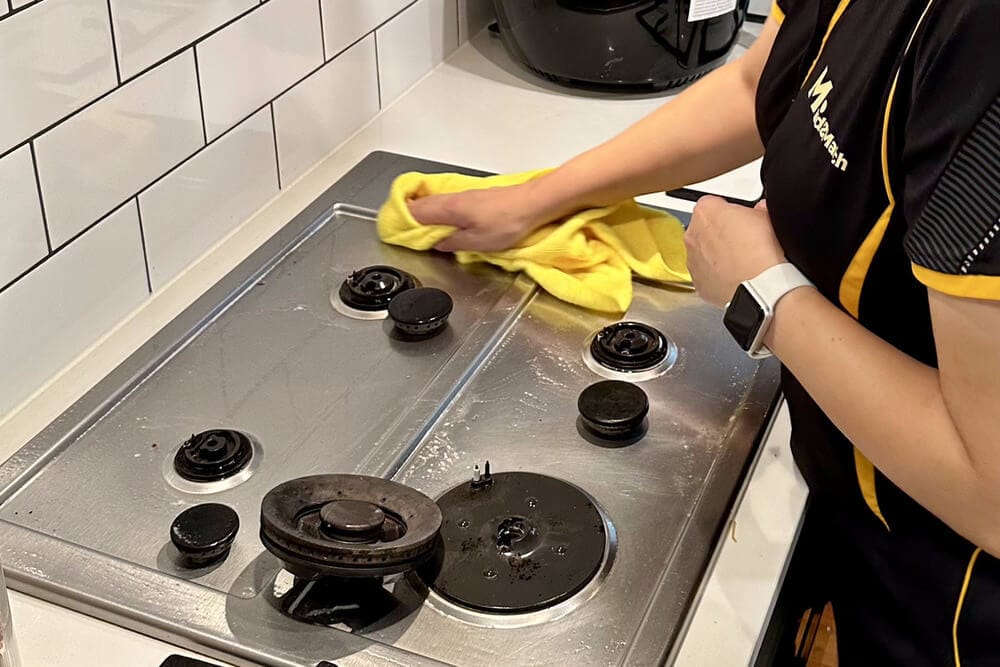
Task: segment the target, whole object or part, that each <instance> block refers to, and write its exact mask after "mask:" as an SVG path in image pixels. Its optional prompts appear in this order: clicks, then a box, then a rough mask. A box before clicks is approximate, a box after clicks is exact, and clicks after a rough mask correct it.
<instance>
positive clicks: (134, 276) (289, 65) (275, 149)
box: [0, 0, 490, 419]
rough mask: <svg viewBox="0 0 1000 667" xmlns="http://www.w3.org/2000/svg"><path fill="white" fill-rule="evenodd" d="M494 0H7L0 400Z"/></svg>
mask: <svg viewBox="0 0 1000 667" xmlns="http://www.w3.org/2000/svg"><path fill="white" fill-rule="evenodd" d="M489 17H490V5H489V0H196V1H193V2H173V1H171V0H27V1H25V0H0V225H2V230H3V241H2V243H0V378H2V380H0V419H2V418H3V415H4V414H6V413H8V412H9V411H11V410H12V409H14V408H15V407H16V406H17V405H18V404H19V403H21V401H23V400H24V399H26V398H27V397H28V396H29V395H31V393H33V392H34V391H35V390H36V389H38V388H39V387H40V386H41V385H42V384H43V383H44V382H45V381H46V380H48V379H49V378H50V377H52V376H53V375H54V374H55V373H57V372H58V371H59V370H60V369H61V368H63V367H64V366H65V365H66V364H67V363H69V362H70V361H71V360H73V359H74V358H75V357H76V356H77V355H79V354H80V353H81V352H82V351H83V350H85V349H86V348H87V347H88V346H89V345H90V344H91V343H93V342H94V341H95V340H96V339H97V338H98V337H100V336H101V335H102V334H103V333H104V332H105V331H107V330H109V329H110V328H111V327H113V326H114V325H115V324H116V323H117V322H118V321H120V320H121V319H122V318H123V317H124V316H125V315H127V314H128V313H129V312H130V311H132V310H133V309H135V308H136V307H137V306H138V305H140V304H141V303H142V302H143V301H144V300H145V299H147V298H149V295H150V293H152V292H154V291H155V290H157V289H160V288H161V287H162V286H163V285H165V284H166V283H167V282H168V281H170V280H171V279H172V278H173V277H175V276H176V275H177V274H179V273H180V272H181V271H183V270H184V268H185V267H187V266H188V265H189V264H191V262H193V261H194V260H195V259H197V258H198V257H199V256H200V255H202V254H203V253H204V252H205V251H206V250H208V249H209V248H210V247H211V246H212V245H214V244H215V243H217V242H218V241H219V240H220V239H221V238H222V237H223V236H224V235H226V234H227V233H228V232H230V231H231V230H232V229H233V228H235V227H236V226H237V225H239V224H240V223H241V222H243V221H244V220H246V219H247V218H249V217H250V216H251V215H252V214H253V213H254V212H255V211H256V210H257V209H259V208H260V207H261V206H262V205H263V204H264V203H265V202H267V201H268V200H269V199H271V198H272V197H273V196H274V195H276V194H277V193H278V192H279V191H280V190H281V188H285V187H288V186H289V185H290V184H291V183H293V182H294V181H295V180H296V179H298V178H299V177H300V176H302V175H303V174H304V173H305V172H306V171H307V170H309V169H310V168H311V167H312V166H313V165H315V164H316V163H317V162H319V161H320V160H321V159H323V158H324V157H325V156H326V155H328V154H329V153H330V152H331V151H332V150H333V149H334V148H335V147H336V146H337V145H338V144H340V143H341V142H343V141H344V140H345V139H346V138H347V137H348V136H350V135H351V134H352V133H353V132H355V131H356V130H358V129H359V128H360V127H361V126H362V125H364V124H365V123H367V122H368V121H369V120H371V119H372V118H373V117H374V116H375V115H376V114H378V112H379V110H380V109H382V108H384V107H386V106H387V105H388V104H390V103H392V101H393V100H395V99H396V98H397V97H398V96H399V95H400V94H402V93H403V92H404V91H405V90H406V89H407V88H408V87H409V86H410V85H412V84H413V83H415V82H416V81H417V80H418V79H419V78H420V77H421V76H423V75H424V74H425V73H427V72H428V71H430V70H431V69H432V68H433V67H434V66H435V65H437V64H438V63H440V62H441V61H442V60H443V59H444V58H445V57H447V55H448V54H449V53H450V52H451V51H453V50H454V49H455V48H456V47H457V46H458V43H459V41H460V40H461V41H464V40H465V39H467V37H468V36H469V35H470V33H472V32H475V31H477V30H478V29H479V28H481V27H483V26H484V25H485V22H486V21H487V20H488V18H489Z"/></svg>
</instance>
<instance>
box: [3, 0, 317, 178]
mask: <svg viewBox="0 0 1000 667" xmlns="http://www.w3.org/2000/svg"><path fill="white" fill-rule="evenodd" d="M39 2H42V0H35V2H34V3H32V4H30V5H25V6H24V7H19V8H17V9H15V10H14V13H15V14H16V13H19V12H21V11H22V10H24V9H28V8H29V7H33V6H34V5H37V4H38V3H39ZM261 6H262V5H254V6H253V7H251V8H250V9H247V10H246V11H244V12H242V13H241V14H238V15H237V16H234V17H233V18H231V19H229V20H228V21H226V22H225V23H223V24H222V25H220V26H218V27H216V28H213V29H212V30H210V31H209V32H207V33H205V34H204V35H202V36H201V37H199V38H198V39H196V40H194V41H193V42H191V43H190V44H185V45H184V46H183V47H181V48H179V49H177V50H176V51H173V52H171V53H169V54H168V55H166V56H164V57H163V58H161V59H159V60H157V61H156V62H155V63H153V64H152V65H149V66H147V67H145V68H143V69H141V70H139V71H138V72H136V73H135V74H133V75H132V76H130V77H128V78H127V79H125V80H124V81H122V82H121V85H119V86H116V87H114V88H111V89H110V90H106V91H104V92H103V93H101V94H100V95H98V96H97V97H95V98H94V99H92V100H90V101H88V102H87V103H86V104H84V105H83V106H81V107H80V108H78V109H74V110H73V111H71V112H70V113H68V114H66V115H65V116H63V117H62V118H60V119H59V120H57V121H55V122H53V123H50V124H48V125H46V126H45V127H43V128H42V129H41V130H39V131H37V132H35V133H34V134H32V135H31V136H29V137H26V138H25V139H24V140H22V141H21V142H19V143H17V144H16V145H14V146H11V147H10V148H8V149H6V150H2V151H0V159H2V158H5V157H7V156H8V155H10V154H11V153H13V152H14V151H16V150H17V149H18V148H21V147H22V146H24V145H25V144H27V143H28V142H29V141H32V140H34V139H37V138H38V137H40V136H42V135H43V134H45V133H46V132H48V131H50V130H52V129H55V127H56V126H57V125H61V124H62V123H64V122H65V121H67V120H69V119H70V118H72V117H73V116H76V115H77V114H80V113H83V112H84V111H85V110H86V109H88V108H90V107H92V106H94V105H95V104H97V103H98V102H100V101H101V100H103V99H104V98H105V97H108V96H109V95H111V94H112V93H114V92H115V91H116V90H118V89H119V88H121V87H123V86H127V85H128V84H130V83H132V82H134V81H136V80H137V79H139V78H140V77H142V76H143V75H146V74H149V73H150V72H151V71H153V70H154V69H156V68H157V67H159V66H160V65H162V64H163V63H165V62H167V61H168V60H170V59H172V58H175V57H177V56H179V55H180V54H182V53H184V52H185V51H186V50H188V49H189V48H191V47H193V46H196V45H198V44H201V43H202V42H204V41H205V40H207V39H208V38H209V37H211V36H212V35H214V34H215V33H217V32H219V31H221V30H225V29H226V28H228V27H229V26H231V25H232V24H234V23H236V22H237V21H239V20H240V19H242V18H244V17H246V16H247V15H248V14H250V13H251V12H253V11H254V10H256V9H257V8H259V7H261ZM10 16H13V14H7V15H6V16H0V21H3V20H4V19H6V18H8V17H10ZM113 42H114V40H112V43H113ZM115 63H116V67H117V59H116V61H115ZM310 74H311V72H310ZM307 76H308V75H307ZM261 108H263V107H261Z"/></svg>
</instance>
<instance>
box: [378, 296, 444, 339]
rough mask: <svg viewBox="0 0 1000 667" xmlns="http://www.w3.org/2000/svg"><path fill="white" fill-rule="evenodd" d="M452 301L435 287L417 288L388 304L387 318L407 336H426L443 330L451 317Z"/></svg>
mask: <svg viewBox="0 0 1000 667" xmlns="http://www.w3.org/2000/svg"><path fill="white" fill-rule="evenodd" d="M451 309H452V300H451V297H450V296H449V295H448V293H447V292H445V291H444V290H439V289H437V288H436V287H417V288H414V289H411V290H407V291H406V292H403V293H402V294H400V295H399V296H398V297H396V298H395V299H393V300H392V302H391V303H390V304H389V317H390V318H391V319H392V321H393V323H394V324H395V325H396V328H397V329H398V330H399V331H401V332H402V333H404V334H406V335H409V336H428V335H430V334H435V333H438V332H440V331H441V330H442V329H444V326H445V325H446V324H447V323H448V316H449V315H451Z"/></svg>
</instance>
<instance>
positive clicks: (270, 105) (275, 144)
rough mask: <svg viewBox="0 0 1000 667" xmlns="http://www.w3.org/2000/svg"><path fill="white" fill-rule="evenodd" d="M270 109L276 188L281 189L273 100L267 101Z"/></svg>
mask: <svg viewBox="0 0 1000 667" xmlns="http://www.w3.org/2000/svg"><path fill="white" fill-rule="evenodd" d="M267 106H268V107H269V108H270V109H271V136H272V137H274V168H275V169H276V170H277V172H278V189H279V190H280V189H281V163H280V161H279V159H278V127H277V125H276V124H275V122H274V100H271V101H270V102H268V103H267Z"/></svg>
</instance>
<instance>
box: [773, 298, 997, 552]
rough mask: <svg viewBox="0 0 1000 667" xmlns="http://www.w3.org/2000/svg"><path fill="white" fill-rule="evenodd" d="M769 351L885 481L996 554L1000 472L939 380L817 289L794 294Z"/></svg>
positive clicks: (783, 304) (780, 310) (779, 315)
mask: <svg viewBox="0 0 1000 667" xmlns="http://www.w3.org/2000/svg"><path fill="white" fill-rule="evenodd" d="M765 344H766V345H767V346H768V348H769V349H771V350H772V351H773V352H774V353H775V355H776V356H778V357H779V358H780V359H781V361H782V362H783V363H784V364H785V365H786V366H787V367H788V368H789V370H791V372H792V373H793V374H794V375H795V377H796V378H797V379H798V380H799V382H801V383H802V385H803V386H804V387H805V389H806V390H807V391H808V392H809V394H810V395H811V396H812V398H813V399H814V400H815V401H816V402H817V404H819V406H820V407H821V408H822V409H823V411H824V412H825V413H826V415H827V416H828V417H829V418H830V419H831V420H832V421H833V423H834V424H835V425H836V426H837V427H838V428H839V429H840V430H841V431H842V432H843V433H844V434H845V435H846V436H847V437H848V439H850V441H851V442H852V443H854V445H855V446H856V447H857V448H858V449H859V450H861V452H862V453H863V454H865V456H866V457H867V458H868V459H869V460H870V461H871V462H872V463H873V464H874V465H875V466H876V467H877V468H878V469H879V470H881V471H882V472H883V473H884V474H885V475H886V476H887V477H889V479H891V480H892V481H893V482H894V483H896V484H897V485H898V486H899V487H900V488H902V489H903V490H904V491H905V492H906V493H908V494H909V495H910V496H911V497H912V498H914V499H915V500H916V501H917V502H919V503H920V504H922V505H923V506H924V507H926V508H927V509H928V510H930V511H931V512H932V513H934V514H935V515H936V516H937V517H938V518H940V519H941V520H942V521H944V522H945V523H947V524H948V525H949V526H951V527H952V528H953V529H954V530H956V531H957V532H958V533H960V534H962V535H963V536H965V537H966V538H967V539H969V540H971V541H972V542H974V543H977V544H979V545H980V546H982V547H983V548H984V549H986V550H987V551H989V552H991V553H993V554H997V553H998V552H1000V539H998V536H997V530H996V528H995V513H996V511H997V510H998V509H1000V493H998V484H1000V480H998V479H997V476H996V474H995V473H994V472H993V469H992V468H991V467H990V466H989V465H983V463H984V462H983V461H979V465H977V462H976V457H975V456H974V455H973V452H974V450H972V449H971V448H970V447H969V444H968V443H966V442H964V441H963V439H962V436H961V434H960V432H959V429H958V428H957V427H956V423H955V419H954V418H953V416H952V414H951V413H950V412H949V410H948V406H947V403H946V401H945V394H944V392H943V391H942V386H941V382H940V377H939V372H938V371H937V369H934V368H932V367H930V366H927V365H925V364H922V363H920V362H918V361H916V360H915V359H913V358H912V357H910V356H908V355H906V354H905V353H903V352H901V351H900V350H898V349H896V348H895V347H893V346H891V345H889V344H888V343H886V342H885V341H883V340H882V339H881V338H879V337H878V336H876V335H875V334H873V333H871V332H870V331H868V330H867V329H865V328H864V327H862V326H861V325H860V324H858V323H857V322H856V321H855V320H854V319H852V318H851V317H850V316H848V315H847V314H845V313H843V312H842V311H841V310H839V309H838V308H836V307H835V306H834V305H833V304H831V303H830V302H829V301H827V300H826V299H825V298H824V297H823V296H822V295H820V294H819V292H817V291H816V290H813V289H799V290H795V291H794V292H792V293H790V294H788V295H787V296H786V297H785V298H784V299H782V300H781V301H780V302H779V304H778V307H777V311H776V313H775V319H774V322H773V325H772V327H771V329H770V331H769V332H768V336H767V339H766V341H765Z"/></svg>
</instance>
